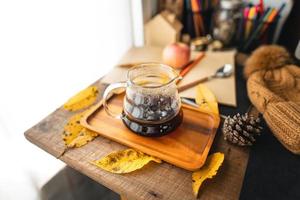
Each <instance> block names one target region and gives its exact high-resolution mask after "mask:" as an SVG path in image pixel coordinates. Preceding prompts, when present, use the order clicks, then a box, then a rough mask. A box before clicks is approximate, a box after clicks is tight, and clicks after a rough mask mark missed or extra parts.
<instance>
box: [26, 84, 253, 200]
mask: <svg viewBox="0 0 300 200" xmlns="http://www.w3.org/2000/svg"><path fill="white" fill-rule="evenodd" d="M95 85H97V86H98V88H99V91H100V94H102V93H103V90H104V89H105V85H104V84H102V83H101V81H100V80H99V81H97V82H96V83H95ZM73 114H74V113H71V112H68V111H65V110H64V109H63V108H62V107H61V108H58V109H57V110H55V111H54V112H53V113H51V114H50V115H49V116H47V117H46V118H45V119H43V120H42V121H41V122H39V123H38V124H36V125H35V126H33V127H32V128H30V129H29V130H27V131H26V132H25V137H26V138H27V139H28V140H29V141H30V142H32V143H33V144H35V145H37V146H39V147H40V148H41V149H43V150H45V151H46V152H48V153H49V154H51V155H53V156H54V158H53V159H56V157H58V156H59V155H60V154H61V153H62V152H63V150H64V142H63V140H62V130H63V127H64V125H65V124H66V122H67V120H68V118H70V117H71V116H72V115H73ZM124 148H126V147H125V146H123V145H121V144H118V143H116V142H113V141H111V140H108V139H106V138H103V137H101V136H99V137H97V138H96V139H95V140H93V141H92V142H89V143H88V144H87V145H85V146H83V147H80V148H75V149H71V150H69V151H67V152H66V153H65V154H64V155H63V156H61V157H60V158H59V159H60V160H62V161H63V162H65V163H66V164H67V165H69V166H71V167H72V168H74V169H76V170H78V171H79V172H81V173H83V174H85V175H86V176H89V177H90V178H92V179H94V180H95V181H97V182H98V183H100V184H102V185H104V186H106V187H108V188H110V189H111V190H113V191H115V192H117V193H119V194H121V195H122V196H124V197H126V198H127V199H130V200H134V199H170V200H190V199H196V198H195V197H194V196H193V192H192V177H191V176H192V172H190V171H187V170H184V169H181V168H178V167H175V166H173V165H170V164H168V163H162V164H156V163H150V164H149V165H147V166H145V167H144V168H142V169H141V170H137V171H135V172H132V173H129V174H125V175H118V174H112V173H109V172H106V171H104V170H101V169H99V168H97V167H95V166H94V165H92V164H90V161H92V160H96V159H99V158H100V157H102V156H105V155H107V154H108V153H111V152H113V151H117V150H120V149H124ZM210 152H223V153H224V154H225V160H224V163H223V165H222V167H221V168H220V170H219V172H218V174H217V175H216V176H215V177H214V178H213V179H208V180H206V181H205V182H204V184H203V185H202V187H201V188H200V192H199V197H200V199H214V200H217V199H227V200H230V199H238V198H239V194H240V190H241V187H242V183H243V178H244V173H245V170H246V167H247V162H248V154H249V150H248V149H245V148H240V147H237V146H233V145H230V144H228V143H227V142H226V141H224V139H223V137H222V135H221V134H220V132H218V133H217V135H216V138H215V140H214V144H213V147H212V149H211V151H210Z"/></svg>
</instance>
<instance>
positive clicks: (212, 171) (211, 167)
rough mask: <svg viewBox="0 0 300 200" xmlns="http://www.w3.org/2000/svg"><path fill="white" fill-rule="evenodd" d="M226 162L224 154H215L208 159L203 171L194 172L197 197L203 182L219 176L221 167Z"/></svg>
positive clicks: (193, 177) (194, 187)
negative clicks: (218, 172)
mask: <svg viewBox="0 0 300 200" xmlns="http://www.w3.org/2000/svg"><path fill="white" fill-rule="evenodd" d="M223 161H224V154H223V153H214V154H211V155H209V156H208V157H207V159H206V162H205V164H204V166H203V167H201V169H199V170H198V171H196V172H194V173H193V175H192V179H193V192H194V195H195V196H196V197H197V196H198V192H199V188H200V186H201V184H202V183H203V181H205V180H206V179H208V178H212V177H213V176H215V175H216V174H217V171H218V169H219V167H220V166H221V165H222V163H223Z"/></svg>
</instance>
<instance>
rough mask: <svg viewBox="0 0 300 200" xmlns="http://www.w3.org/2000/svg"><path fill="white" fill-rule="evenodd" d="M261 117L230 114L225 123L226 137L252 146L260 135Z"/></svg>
mask: <svg viewBox="0 0 300 200" xmlns="http://www.w3.org/2000/svg"><path fill="white" fill-rule="evenodd" d="M259 123H260V118H259V117H257V118H255V117H254V116H250V115H248V113H245V114H244V115H240V114H239V113H238V114H236V115H234V116H233V117H230V116H228V117H227V118H226V119H225V121H224V124H223V129H222V131H223V134H224V139H225V140H227V141H230V142H232V143H234V144H237V145H240V146H251V145H252V144H253V143H254V142H255V140H256V139H255V138H256V136H258V135H260V132H261V130H262V127H261V126H259Z"/></svg>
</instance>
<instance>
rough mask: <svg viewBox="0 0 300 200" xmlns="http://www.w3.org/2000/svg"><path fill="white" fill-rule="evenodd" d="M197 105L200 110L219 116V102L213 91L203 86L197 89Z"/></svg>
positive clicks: (200, 85)
mask: <svg viewBox="0 0 300 200" xmlns="http://www.w3.org/2000/svg"><path fill="white" fill-rule="evenodd" d="M196 103H197V104H198V105H199V106H200V110H203V111H207V112H213V113H215V114H219V108H218V102H217V99H216V97H215V95H214V94H213V93H212V91H211V90H210V89H209V88H208V87H206V86H205V85H203V84H199V85H198V86H197V87H196Z"/></svg>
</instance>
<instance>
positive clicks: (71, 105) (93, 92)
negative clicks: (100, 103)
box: [64, 86, 98, 111]
mask: <svg viewBox="0 0 300 200" xmlns="http://www.w3.org/2000/svg"><path fill="white" fill-rule="evenodd" d="M97 95H98V89H97V87H96V86H90V87H88V88H86V89H84V90H82V91H80V92H79V93H78V94H76V95H75V96H73V97H71V98H70V99H69V100H68V101H67V102H66V103H65V104H64V108H65V109H66V110H69V111H77V110H80V109H83V108H86V107H88V106H90V105H92V104H93V103H94V102H95V101H96V98H97Z"/></svg>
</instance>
